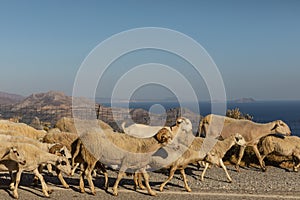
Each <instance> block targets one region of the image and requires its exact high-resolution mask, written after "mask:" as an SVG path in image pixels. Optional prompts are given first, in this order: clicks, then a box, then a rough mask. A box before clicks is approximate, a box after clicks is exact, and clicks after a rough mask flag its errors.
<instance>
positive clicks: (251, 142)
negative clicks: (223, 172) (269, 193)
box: [202, 115, 291, 171]
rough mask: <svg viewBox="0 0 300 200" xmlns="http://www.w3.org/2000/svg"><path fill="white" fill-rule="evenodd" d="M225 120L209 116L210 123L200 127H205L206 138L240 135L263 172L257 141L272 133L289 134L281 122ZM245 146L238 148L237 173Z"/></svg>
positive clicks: (216, 116) (286, 126) (285, 125)
mask: <svg viewBox="0 0 300 200" xmlns="http://www.w3.org/2000/svg"><path fill="white" fill-rule="evenodd" d="M225 119H227V118H225V117H223V116H218V115H211V117H210V121H208V122H207V123H204V124H203V125H202V127H205V129H204V131H205V134H206V136H207V135H208V136H210V137H212V136H215V137H217V136H219V135H221V136H222V137H223V138H227V137H229V136H230V135H232V134H234V133H236V132H238V133H240V134H241V135H242V136H243V137H244V138H245V141H246V146H251V147H252V148H253V150H254V153H255V155H256V157H257V158H258V160H259V163H260V166H261V168H262V170H263V171H264V170H265V168H264V167H263V162H262V159H261V156H260V153H259V151H258V148H257V144H258V142H259V140H260V139H261V138H262V137H264V136H267V135H270V134H274V133H279V134H283V135H290V134H291V130H290V128H289V126H288V125H287V124H286V123H284V122H283V121H281V120H276V121H273V122H269V123H255V122H252V121H249V120H229V121H227V123H224V121H225ZM246 146H241V147H240V152H239V158H238V161H237V163H236V169H237V171H239V165H240V162H241V159H242V157H243V155H244V151H245V148H246Z"/></svg>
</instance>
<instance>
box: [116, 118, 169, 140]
mask: <svg viewBox="0 0 300 200" xmlns="http://www.w3.org/2000/svg"><path fill="white" fill-rule="evenodd" d="M125 124H126V122H123V123H122V124H121V126H122V129H123V131H124V133H126V134H128V135H131V136H134V137H138V138H149V137H152V136H153V135H155V134H156V133H157V132H158V131H159V130H160V129H162V128H163V126H149V125H145V124H132V125H130V126H128V127H125Z"/></svg>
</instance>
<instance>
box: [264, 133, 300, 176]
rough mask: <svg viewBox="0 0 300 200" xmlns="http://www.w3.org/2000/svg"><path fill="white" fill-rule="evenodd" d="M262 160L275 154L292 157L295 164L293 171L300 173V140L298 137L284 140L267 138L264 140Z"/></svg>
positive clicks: (272, 137) (288, 137) (289, 137)
mask: <svg viewBox="0 0 300 200" xmlns="http://www.w3.org/2000/svg"><path fill="white" fill-rule="evenodd" d="M261 147H262V150H263V153H262V160H264V158H265V157H266V156H267V155H269V154H270V153H272V152H274V153H276V154H279V155H282V156H292V157H293V161H296V163H294V167H293V170H294V171H295V172H297V171H298V168H299V167H300V138H299V137H298V136H285V137H284V138H280V137H276V136H267V137H265V138H264V139H263V140H262V145H261ZM263 165H264V167H265V163H263Z"/></svg>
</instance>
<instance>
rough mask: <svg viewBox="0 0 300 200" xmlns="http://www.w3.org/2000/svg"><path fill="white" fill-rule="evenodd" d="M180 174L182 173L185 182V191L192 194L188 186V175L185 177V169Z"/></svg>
mask: <svg viewBox="0 0 300 200" xmlns="http://www.w3.org/2000/svg"><path fill="white" fill-rule="evenodd" d="M180 173H181V176H182V178H183V182H184V187H185V189H186V190H187V191H188V192H191V191H192V190H191V188H190V187H189V185H188V180H187V178H186V175H185V172H184V169H180Z"/></svg>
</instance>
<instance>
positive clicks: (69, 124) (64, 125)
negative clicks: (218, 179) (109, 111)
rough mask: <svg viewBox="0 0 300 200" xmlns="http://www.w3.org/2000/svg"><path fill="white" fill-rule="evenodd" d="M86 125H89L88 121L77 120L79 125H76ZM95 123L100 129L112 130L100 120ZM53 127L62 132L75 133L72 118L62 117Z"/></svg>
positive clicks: (75, 129)
mask: <svg viewBox="0 0 300 200" xmlns="http://www.w3.org/2000/svg"><path fill="white" fill-rule="evenodd" d="M76 120H79V119H76ZM87 123H89V121H88V120H79V123H77V125H80V124H82V125H85V124H87ZM97 123H98V125H99V126H100V127H101V128H102V129H110V130H113V129H112V127H111V126H110V125H108V124H107V123H105V122H103V121H102V120H97ZM55 127H56V128H59V129H60V130H61V131H63V132H71V133H77V128H76V127H75V124H74V118H69V117H62V118H61V119H60V120H58V121H57V122H56V124H55Z"/></svg>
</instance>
